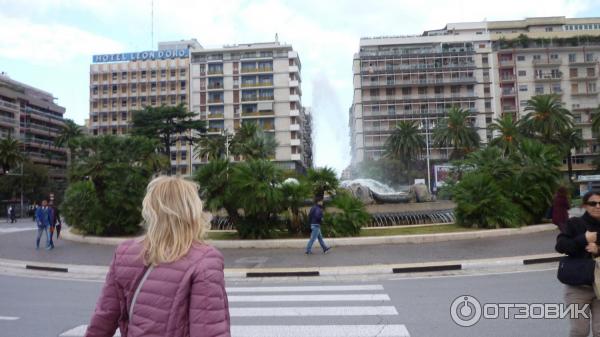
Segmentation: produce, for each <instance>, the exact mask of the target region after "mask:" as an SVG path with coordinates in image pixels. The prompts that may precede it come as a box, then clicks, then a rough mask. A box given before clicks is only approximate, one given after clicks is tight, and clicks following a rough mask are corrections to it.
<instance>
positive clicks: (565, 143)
mask: <svg viewBox="0 0 600 337" xmlns="http://www.w3.org/2000/svg"><path fill="white" fill-rule="evenodd" d="M578 131H579V130H576V129H565V130H562V131H561V133H560V135H559V137H560V138H559V139H560V145H561V146H560V147H561V149H562V152H563V153H564V154H566V156H567V168H568V173H569V182H570V183H571V184H572V183H573V178H572V177H571V176H572V175H573V163H572V160H573V156H572V154H571V149H575V150H579V149H581V148H582V147H583V146H584V142H583V139H582V138H581V135H580V134H579V132H578Z"/></svg>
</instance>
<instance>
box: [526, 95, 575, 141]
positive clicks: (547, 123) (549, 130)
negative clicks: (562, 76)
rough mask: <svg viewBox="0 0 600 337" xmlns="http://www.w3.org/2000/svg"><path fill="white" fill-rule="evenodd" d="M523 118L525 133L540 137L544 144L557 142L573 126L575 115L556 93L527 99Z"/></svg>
mask: <svg viewBox="0 0 600 337" xmlns="http://www.w3.org/2000/svg"><path fill="white" fill-rule="evenodd" d="M525 111H528V112H529V113H528V114H527V115H525V117H524V118H523V120H522V124H521V125H522V130H523V132H524V134H527V135H531V136H534V137H536V138H538V139H540V140H541V141H542V142H543V143H544V144H556V142H557V141H558V140H559V137H558V135H560V134H561V133H562V132H565V130H567V129H571V128H573V115H572V114H571V113H570V112H569V110H567V109H565V108H564V107H563V104H562V102H561V101H560V98H559V97H558V96H556V95H538V96H533V97H532V98H531V99H530V100H528V101H527V106H526V107H525Z"/></svg>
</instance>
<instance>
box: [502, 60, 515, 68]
mask: <svg viewBox="0 0 600 337" xmlns="http://www.w3.org/2000/svg"><path fill="white" fill-rule="evenodd" d="M498 63H499V65H500V67H514V66H515V60H513V59H510V60H500V61H499V62H498Z"/></svg>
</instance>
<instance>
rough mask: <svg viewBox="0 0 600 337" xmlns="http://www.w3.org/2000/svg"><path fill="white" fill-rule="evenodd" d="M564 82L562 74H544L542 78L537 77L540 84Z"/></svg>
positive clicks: (536, 79)
mask: <svg viewBox="0 0 600 337" xmlns="http://www.w3.org/2000/svg"><path fill="white" fill-rule="evenodd" d="M561 80H562V74H558V75H557V74H554V75H552V74H542V76H535V81H538V82H554V81H561Z"/></svg>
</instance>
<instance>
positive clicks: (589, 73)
mask: <svg viewBox="0 0 600 337" xmlns="http://www.w3.org/2000/svg"><path fill="white" fill-rule="evenodd" d="M594 76H596V68H587V77H594Z"/></svg>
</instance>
